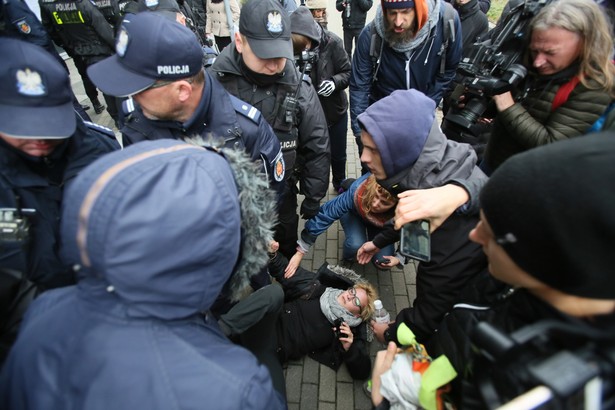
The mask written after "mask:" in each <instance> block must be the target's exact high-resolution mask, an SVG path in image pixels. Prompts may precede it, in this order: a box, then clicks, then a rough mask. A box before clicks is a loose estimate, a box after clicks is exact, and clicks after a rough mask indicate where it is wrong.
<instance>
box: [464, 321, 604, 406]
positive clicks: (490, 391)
mask: <svg viewBox="0 0 615 410" xmlns="http://www.w3.org/2000/svg"><path fill="white" fill-rule="evenodd" d="M471 339H472V341H473V343H474V345H475V346H476V347H477V348H478V349H479V351H480V354H481V357H480V358H479V359H478V360H477V362H476V364H475V369H474V373H475V374H476V375H477V377H478V387H479V391H480V393H481V396H482V398H483V400H484V402H485V403H484V404H485V405H486V406H487V407H488V408H502V409H503V408H514V409H518V410H522V409H530V408H532V409H534V408H540V409H613V408H615V334H614V333H613V332H612V329H608V330H606V331H605V332H601V331H599V330H597V329H591V328H589V327H585V326H581V327H579V326H578V325H576V324H574V325H573V324H569V323H564V322H560V321H553V320H544V321H539V322H537V323H534V324H530V325H527V326H525V327H522V328H520V329H518V330H516V331H514V332H512V333H511V334H505V333H503V332H502V331H500V330H498V329H497V328H495V327H494V326H492V325H490V324H489V323H487V322H479V323H478V325H477V327H476V328H475V330H474V332H473V333H472V335H471ZM485 363H487V368H484V367H483V365H484V364H485ZM488 369H495V370H494V371H493V372H492V371H491V370H488Z"/></svg>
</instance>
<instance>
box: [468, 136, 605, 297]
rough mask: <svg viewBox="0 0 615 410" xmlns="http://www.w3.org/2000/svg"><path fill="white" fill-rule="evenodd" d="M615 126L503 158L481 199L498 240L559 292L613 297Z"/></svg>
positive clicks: (527, 270) (509, 253)
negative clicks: (608, 130) (597, 132)
mask: <svg viewBox="0 0 615 410" xmlns="http://www.w3.org/2000/svg"><path fill="white" fill-rule="evenodd" d="M613 181H615V133H613V132H609V133H600V134H594V135H590V136H585V137H580V138H574V139H570V140H566V141H560V142H555V143H553V144H549V145H546V146H543V147H539V148H535V149H532V150H529V151H526V152H524V153H521V154H518V155H515V156H513V157H511V158H510V159H508V160H507V161H506V162H504V163H503V164H502V165H501V166H500V167H499V168H498V169H497V170H496V171H495V172H494V173H493V175H492V176H491V178H490V180H489V181H488V182H487V184H486V185H485V187H484V188H483V190H482V192H481V195H480V201H481V207H482V210H483V212H484V215H485V217H486V219H487V222H488V223H489V225H490V226H491V228H492V230H493V232H494V235H495V237H496V241H497V242H498V243H499V244H500V245H501V246H502V247H503V248H504V250H505V251H506V253H507V254H508V255H509V256H510V257H511V258H512V260H513V261H514V262H515V263H516V264H517V265H519V267H521V268H522V269H523V270H524V271H526V272H527V273H528V274H530V275H531V276H533V277H535V278H536V279H538V280H540V281H541V282H543V283H545V284H547V285H548V286H550V287H552V288H554V289H557V290H559V291H561V292H564V293H567V294H571V295H576V296H581V297H586V298H593V299H615V274H613V267H614V266H615V252H614V251H613V245H614V244H615V212H614V208H613V206H614V205H615V185H614V182H613Z"/></svg>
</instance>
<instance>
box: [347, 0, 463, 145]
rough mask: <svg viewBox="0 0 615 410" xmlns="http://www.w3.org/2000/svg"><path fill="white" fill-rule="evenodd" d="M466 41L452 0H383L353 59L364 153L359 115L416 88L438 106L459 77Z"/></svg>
mask: <svg viewBox="0 0 615 410" xmlns="http://www.w3.org/2000/svg"><path fill="white" fill-rule="evenodd" d="M461 45H462V39H461V23H460V21H459V16H458V15H457V13H455V12H454V10H452V6H451V5H450V4H448V3H447V2H445V1H442V0H382V2H381V7H380V8H378V10H377V12H376V18H375V19H374V20H373V21H371V22H370V23H369V24H368V25H367V26H366V27H365V28H364V29H363V31H362V32H361V35H360V36H359V41H358V43H357V46H356V49H355V55H354V57H353V60H352V75H351V77H350V117H351V121H352V122H351V125H352V131H353V133H354V135H355V138H356V140H357V145H358V146H359V153H361V152H362V145H361V139H360V136H361V135H360V134H361V130H360V127H359V125H358V123H357V116H358V115H359V114H361V113H362V112H363V111H365V109H366V108H367V107H368V106H369V105H371V104H372V103H374V102H375V101H378V100H380V99H381V98H383V97H386V96H387V95H389V94H391V93H392V92H393V91H394V90H400V89H402V90H404V89H406V90H407V89H411V88H414V89H417V90H419V91H421V92H423V93H424V94H425V95H427V96H428V97H430V98H431V99H432V100H434V101H435V103H436V105H438V104H439V103H440V100H441V99H442V94H443V93H444V92H445V91H446V89H447V88H448V86H449V84H450V82H451V81H452V80H453V78H454V76H455V70H456V68H457V64H458V63H459V60H460V59H461Z"/></svg>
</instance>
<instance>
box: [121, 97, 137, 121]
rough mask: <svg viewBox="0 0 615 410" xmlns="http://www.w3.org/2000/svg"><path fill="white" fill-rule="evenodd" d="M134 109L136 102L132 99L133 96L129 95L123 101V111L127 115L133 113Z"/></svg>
mask: <svg viewBox="0 0 615 410" xmlns="http://www.w3.org/2000/svg"><path fill="white" fill-rule="evenodd" d="M134 110H135V102H134V100H133V99H132V97H129V98H127V99H126V100H124V101H122V112H123V113H124V116H125V117H127V116H129V115H130V114H132V112H133V111H134Z"/></svg>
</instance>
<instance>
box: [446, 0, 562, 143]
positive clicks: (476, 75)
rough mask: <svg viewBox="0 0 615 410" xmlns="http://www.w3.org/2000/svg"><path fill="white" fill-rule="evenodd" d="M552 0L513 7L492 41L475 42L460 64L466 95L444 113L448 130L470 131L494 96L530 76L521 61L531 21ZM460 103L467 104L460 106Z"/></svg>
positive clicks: (459, 76)
mask: <svg viewBox="0 0 615 410" xmlns="http://www.w3.org/2000/svg"><path fill="white" fill-rule="evenodd" d="M551 1H552V0H525V1H524V2H521V3H519V4H517V5H516V6H513V7H512V8H511V9H510V11H509V12H508V14H507V15H506V16H505V17H504V20H502V21H501V22H500V23H499V24H498V26H496V27H495V28H494V29H493V30H492V32H491V33H490V37H491V38H490V39H489V40H487V41H484V42H477V43H474V44H472V46H471V49H470V51H469V53H468V55H467V56H466V57H464V58H463V59H462V61H461V62H460V63H459V66H458V67H457V80H456V82H457V83H458V86H457V90H459V91H460V93H459V92H458V93H457V97H459V96H460V95H462V96H464V98H463V100H462V101H459V100H458V101H457V102H453V103H452V104H451V109H450V110H449V112H448V113H446V115H445V116H444V121H443V123H442V128H443V130H444V131H445V133H446V131H447V129H449V130H450V129H453V131H456V130H459V131H460V132H464V131H467V130H469V129H470V128H471V127H472V125H474V124H475V123H476V122H477V121H478V119H479V118H481V117H482V116H483V114H484V113H485V111H486V110H487V108H488V106H489V104H490V103H491V98H490V97H492V96H494V95H498V94H502V93H504V92H506V91H510V90H512V89H513V88H514V87H515V86H516V85H517V84H519V82H520V81H521V80H522V79H523V78H524V77H525V76H526V74H527V69H526V68H525V67H524V66H523V65H522V64H520V63H519V61H520V59H521V57H522V56H523V54H524V53H525V51H526V49H527V43H528V36H529V31H530V30H529V26H530V22H531V20H532V18H533V17H534V16H535V15H536V14H537V13H538V11H539V10H540V9H542V8H543V7H544V6H545V5H547V4H549V3H550V2H551ZM454 94H455V93H454ZM453 100H454V97H453ZM460 102H462V103H463V104H464V107H463V108H460V109H459V108H457V107H456V106H457V104H458V103H460ZM447 135H448V133H447Z"/></svg>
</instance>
